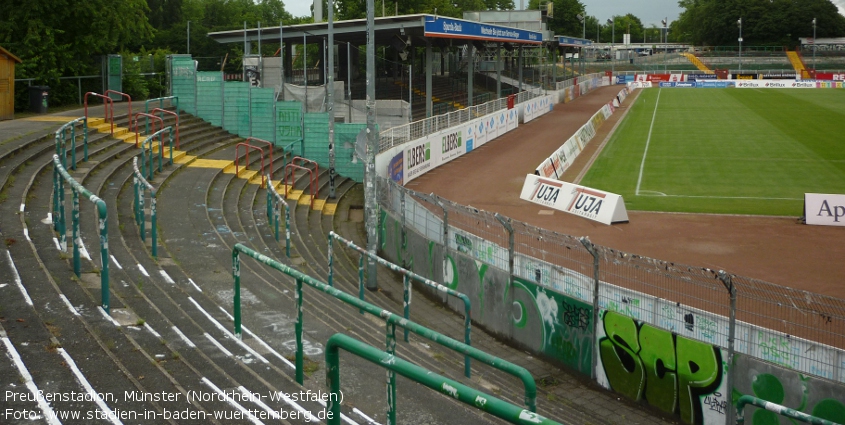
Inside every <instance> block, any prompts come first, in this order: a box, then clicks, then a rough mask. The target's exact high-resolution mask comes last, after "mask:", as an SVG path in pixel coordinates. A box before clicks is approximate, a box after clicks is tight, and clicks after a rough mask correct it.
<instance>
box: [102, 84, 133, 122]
mask: <svg viewBox="0 0 845 425" xmlns="http://www.w3.org/2000/svg"><path fill="white" fill-rule="evenodd" d="M104 94H105V95H106V96H108V95H110V94H116V95H118V96H120V97H125V98H126V102H127V103H128V104H129V116H130V117H131V116H132V96H129V95H128V94H126V93H121V92H119V91H117V90H106V92H105V93H104ZM109 99H111V96H109ZM113 102H114V99H112V104H114V103H113Z"/></svg>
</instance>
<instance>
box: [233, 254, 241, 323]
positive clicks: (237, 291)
mask: <svg viewBox="0 0 845 425" xmlns="http://www.w3.org/2000/svg"><path fill="white" fill-rule="evenodd" d="M238 254H240V251H238V250H233V251H232V276H233V277H234V278H235V287H234V293H233V296H232V298H233V302H234V306H233V307H232V313H233V314H232V315H233V316H234V321H235V338H237V339H241V259H240V256H239V255H238Z"/></svg>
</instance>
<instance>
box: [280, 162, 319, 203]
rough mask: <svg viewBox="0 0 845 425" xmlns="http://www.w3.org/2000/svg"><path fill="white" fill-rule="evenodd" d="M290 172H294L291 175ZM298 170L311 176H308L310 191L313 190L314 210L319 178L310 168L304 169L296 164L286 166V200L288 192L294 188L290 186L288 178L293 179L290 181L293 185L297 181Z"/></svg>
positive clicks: (312, 201)
mask: <svg viewBox="0 0 845 425" xmlns="http://www.w3.org/2000/svg"><path fill="white" fill-rule="evenodd" d="M288 170H292V171H291V172H290V173H288ZM296 170H303V171H306V172H308V174H309V176H308V187H309V189H311V208H314V198H316V197H317V177H318V176H317V175H316V174H314V170H312V169H310V168H307V167H303V166H301V165H296V164H293V163H291V164H288V165H285V198H287V196H288V190H289V189H290V187H292V186H289V185H288V176H290V177H291V179H290V180H291V185H293V183H294V181H295V180H296V179H295V177H296Z"/></svg>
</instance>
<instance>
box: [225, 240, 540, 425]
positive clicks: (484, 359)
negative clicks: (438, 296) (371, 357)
mask: <svg viewBox="0 0 845 425" xmlns="http://www.w3.org/2000/svg"><path fill="white" fill-rule="evenodd" d="M240 253H244V254H246V255H248V256H250V257H252V258H254V259H256V260H258V261H259V262H261V264H264V265H265V266H269V267H271V268H273V269H276V270H278V271H280V272H282V273H284V274H286V275H288V276H290V277H292V278H294V279H295V280H296V311H297V313H296V321H295V333H296V362H295V364H296V382H298V383H300V384H302V382H303V380H304V370H303V346H302V284H303V282H304V283H305V284H307V285H309V286H311V287H313V288H314V289H317V290H320V291H323V292H325V293H326V294H329V295H331V296H333V297H335V298H337V299H339V300H340V301H343V302H345V303H347V304H350V305H352V306H354V307H357V308H358V309H359V310H364V311H365V312H367V313H369V314H372V315H373V316H376V317H381V318H382V319H384V321H385V322H387V335H386V336H385V341H386V346H387V348H386V350H387V351H388V352H391V353H392V352H393V349H394V347H395V345H396V339H395V337H394V336H393V334H394V328H395V326H396V325H399V326H400V327H402V328H404V329H408V330H410V331H411V332H413V333H415V334H417V335H419V336H421V337H423V338H426V339H428V340H429V341H432V342H435V343H437V344H440V345H442V346H444V347H446V348H449V349H451V350H454V351H457V352H459V353H461V354H464V355H467V356H470V357H472V358H473V359H475V360H477V361H480V362H481V363H484V364H486V365H488V366H491V367H493V368H495V369H498V370H501V371H503V372H505V373H508V374H510V375H513V376H515V377H517V378H519V379H520V380H521V381H522V383H523V385H524V387H525V405H526V407H527V408H528V410H530V411H531V412H534V411H535V410H536V406H537V404H536V403H537V384H536V383H535V382H534V377H532V376H531V373H529V372H528V370H526V369H525V368H523V367H521V366H517V365H515V364H513V363H511V362H508V361H506V360H503V359H500V358H498V357H495V356H491V355H490V354H487V353H485V352H483V351H481V350H479V349H476V348H473V347H470V346H469V345H466V344H463V343H461V342H459V341H456V340H454V339H452V338H450V337H448V336H446V335H443V334H441V333H438V332H435V331H433V330H431V329H428V328H426V327H424V326H421V325H418V324H416V323H414V322H412V321H410V320H408V319H405V318H403V317H401V316H398V315H396V314H393V313H391V312H389V311H387V310H384V309H382V308H380V307H377V306H375V305H373V304H370V303H368V302H366V301H361V300H359V299H358V298H355V297H354V296H352V295H349V294H347V293H345V292H343V291H340V290H338V289H335V288H332V287H331V286H329V285H327V284H325V283H323V282H320V281H319V280H317V279H314V278H313V277H311V276H308V275H306V274H304V273H302V272H300V271H298V270H295V269H293V268H291V267H289V266H286V265H284V264H282V263H280V262H278V261H276V260H274V259H272V258H270V257H267V256H266V255H263V254H260V253H258V252H256V251H255V250H252V249H250V248H247V247H246V246H244V245H242V244H236V245H235V247H234V248H233V249H232V275H233V277H234V281H235V284H234V297H233V298H234V314H233V316H234V322H235V335H236V336H237V337H238V338H240V337H241V289H240V288H241V271H240V270H241V266H240ZM390 385H391V383H390V382H388V387H389V388H388V391H392V392H391V393H392V394H393V399H395V394H396V393H395V386H393V387H392V390H391V388H390Z"/></svg>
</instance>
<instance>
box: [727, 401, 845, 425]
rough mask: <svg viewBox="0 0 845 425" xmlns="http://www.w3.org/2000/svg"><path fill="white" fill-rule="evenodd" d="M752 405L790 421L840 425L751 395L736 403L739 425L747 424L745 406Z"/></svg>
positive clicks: (819, 424)
mask: <svg viewBox="0 0 845 425" xmlns="http://www.w3.org/2000/svg"><path fill="white" fill-rule="evenodd" d="M746 404H750V405H752V406H757V407H760V408H763V409H766V410H768V411H770V412H775V413H777V414H778V415H781V416H786V417H787V418H790V419H796V420H799V421H801V422H806V423H808V424H815V425H840V424H837V423H836V422H833V421H829V420H827V419H822V418H817V417H815V416H811V415H808V414H806V413H804V412H799V411H797V410H795V409H790V408H788V407H786V406H781V405H780V404H776V403H772V402H770V401H766V400H763V399H762V398H757V397H752V396H750V395H743V396H741V397H740V398H739V400H737V401H736V423H737V425H741V424H744V423H745V405H746Z"/></svg>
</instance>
